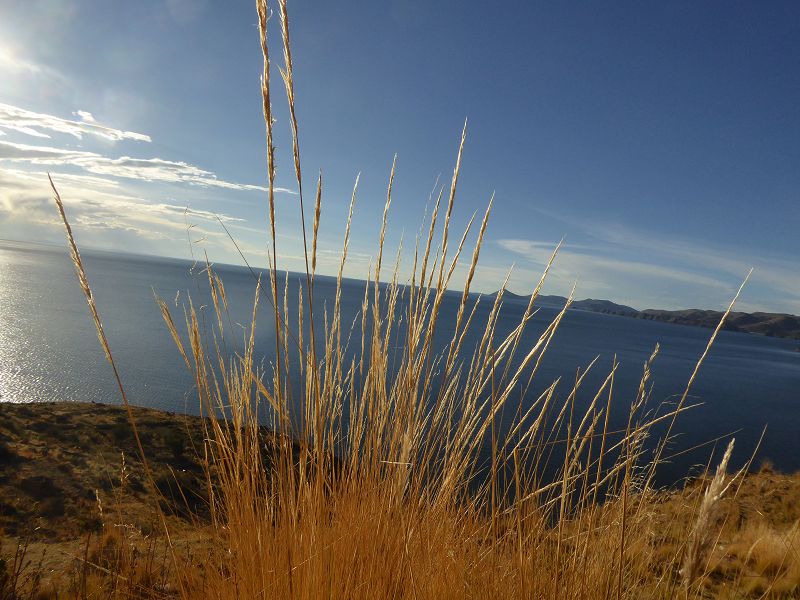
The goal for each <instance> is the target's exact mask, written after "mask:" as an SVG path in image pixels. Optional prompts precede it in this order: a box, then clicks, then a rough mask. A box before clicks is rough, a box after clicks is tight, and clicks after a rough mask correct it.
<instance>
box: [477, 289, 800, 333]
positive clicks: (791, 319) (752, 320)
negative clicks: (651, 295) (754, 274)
mask: <svg viewBox="0 0 800 600" xmlns="http://www.w3.org/2000/svg"><path fill="white" fill-rule="evenodd" d="M491 296H492V297H497V292H495V293H493V294H491ZM503 298H504V299H507V300H513V301H522V302H528V301H529V300H530V296H521V295H519V294H514V293H513V292H509V291H508V290H506V291H505V292H504V293H503ZM566 302H567V299H566V298H565V297H564V296H552V295H551V296H548V295H544V294H540V295H539V297H538V298H537V299H536V305H537V306H548V307H552V308H562V307H563V306H564V304H565V303H566ZM571 308H574V309H577V310H588V311H591V312H599V313H605V314H609V315H620V316H624V317H633V318H636V319H646V320H648V321H661V322H663V323H675V324H678V325H694V326H697V327H708V328H712V329H713V328H715V327H716V326H717V324H718V323H719V321H720V319H721V318H722V315H723V313H722V312H720V311H718V310H702V309H697V308H688V309H684V310H660V309H654V308H648V309H645V310H637V309H635V308H633V307H630V306H626V305H625V304H617V303H616V302H611V301H610V300H597V299H594V298H587V299H585V300H575V301H573V302H572V305H571ZM723 329H725V330H727V331H739V332H742V333H753V334H757V335H766V336H770V337H778V338H788V339H793V340H800V317H798V316H796V315H790V314H785V313H765V312H754V313H744V312H732V313H731V314H730V315H728V319H727V320H726V322H725V326H724V327H723Z"/></svg>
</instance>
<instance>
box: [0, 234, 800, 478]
mask: <svg viewBox="0 0 800 600" xmlns="http://www.w3.org/2000/svg"><path fill="white" fill-rule="evenodd" d="M83 256H84V261H85V264H86V268H87V271H88V275H89V279H90V282H91V284H92V288H93V290H94V292H95V296H96V298H97V304H98V307H99V309H100V313H101V316H102V318H103V322H104V326H105V329H106V333H107V335H108V339H109V342H110V345H111V348H112V351H113V352H114V356H115V359H116V361H117V362H118V365H119V367H120V371H121V374H122V379H123V383H124V385H125V386H126V391H127V393H128V396H129V399H130V400H131V402H132V403H134V404H138V405H142V406H151V407H157V408H162V409H166V410H172V411H178V412H183V411H186V412H190V413H191V412H196V406H197V401H196V399H195V398H194V396H193V394H192V382H191V379H190V377H189V376H188V373H187V371H186V369H185V366H184V365H183V362H182V361H181V359H180V356H179V354H178V352H177V350H176V349H175V346H174V344H173V342H172V340H171V338H170V336H169V333H168V332H167V330H166V328H165V326H164V324H163V322H162V319H161V315H160V312H159V309H158V307H157V305H156V303H155V302H154V300H153V292H154V291H155V292H156V293H158V294H159V295H160V296H161V297H162V298H164V299H166V300H168V301H171V300H172V299H174V298H175V296H176V294H178V292H180V299H185V298H186V297H187V294H189V293H191V294H192V297H193V299H194V301H195V304H196V305H199V304H203V303H206V302H207V282H206V280H205V275H202V274H197V273H195V274H192V273H191V272H190V267H191V263H189V262H186V261H179V260H172V259H159V258H149V257H141V256H133V255H126V254H115V253H100V252H85V253H84V254H83ZM216 269H217V273H218V274H219V275H220V276H221V277H222V279H223V280H224V282H225V288H226V292H227V296H228V299H229V302H230V303H231V314H232V315H233V316H234V319H241V322H242V323H248V322H249V315H250V310H251V307H252V299H253V292H254V281H253V278H252V275H251V274H250V273H249V272H248V271H247V269H244V268H241V267H234V266H217V267H216ZM290 278H291V282H292V283H291V284H290V285H291V286H293V287H294V289H293V288H291V287H290V298H293V299H294V303H295V304H296V298H297V292H296V286H297V281H298V276H297V275H296V274H295V275H294V276H292V275H290ZM316 285H317V287H316V291H315V294H316V296H315V298H316V299H317V300H316V301H317V303H318V305H319V304H321V303H322V302H324V301H325V300H326V299H328V302H329V306H330V302H331V299H332V297H333V296H332V294H333V290H334V288H335V281H334V280H332V279H331V278H327V277H318V279H317V284H316ZM363 286H364V283H363V282H358V281H348V282H346V283H345V286H344V290H343V306H342V313H343V318H344V322H345V323H350V322H352V320H353V318H354V316H355V315H356V314H357V312H358V310H360V307H361V300H362V298H363V293H364V287H363ZM457 302H458V298H457V295H453V296H448V297H447V299H446V300H445V302H444V305H443V308H442V311H443V312H442V316H441V318H440V323H441V324H442V326H441V328H440V331H438V332H437V339H438V340H439V341H440V343H442V344H443V343H444V341H445V340H446V339H449V338H448V337H447V334H448V331H447V330H446V327H447V325H448V324H449V323H452V321H453V319H451V318H450V315H451V314H452V315H454V314H455V309H456V307H457ZM290 303H291V302H290ZM490 304H491V302H483V303H482V304H481V307H480V308H479V310H478V312H477V314H476V316H475V321H474V322H475V323H478V325H477V326H475V327H474V329H475V330H476V332H479V331H482V324H480V319H481V318H485V315H486V314H488V310H489V305H490ZM524 308H525V306H524V304H523V303H522V302H519V301H514V300H509V301H507V302H506V303H505V305H504V311H503V314H502V317H501V322H500V324H499V326H498V328H499V329H501V330H503V331H508V330H510V328H511V327H513V326H515V325H516V323H517V322H518V320H519V317H520V315H521V314H522V312H523V310H524ZM266 309H267V305H264V309H263V312H262V315H263V316H262V319H261V322H260V328H259V329H258V336H257V347H258V348H259V349H260V350H261V351H262V352H264V353H265V354H264V356H263V358H264V359H265V360H267V361H268V360H270V359H271V355H270V350H271V349H273V348H274V337H273V336H274V331H273V330H272V320H271V318H270V317H269V312H268V310H266ZM556 312H557V311H556V310H555V309H552V308H542V309H541V311H540V312H539V313H538V314H537V315H536V317H535V318H534V320H533V322H532V323H531V325H530V327H529V330H528V332H527V333H526V336H525V338H524V340H523V345H524V344H528V345H529V346H530V345H531V344H533V343H534V341H535V340H536V338H537V337H538V335H539V332H541V331H542V329H543V328H544V326H545V325H546V323H547V322H549V321H550V320H551V319H552V318H553V316H554V315H555V314H556ZM176 321H177V319H176ZM710 335H711V330H708V329H701V328H696V327H688V326H680V325H672V324H667V323H656V322H652V321H643V320H638V319H631V318H626V317H618V316H611V315H604V314H598V313H590V312H584V311H577V310H571V311H568V313H567V315H566V317H565V319H564V321H563V322H562V325H561V327H560V329H559V331H558V332H557V334H556V337H555V339H554V341H553V343H552V344H551V347H550V348H549V349H548V351H547V354H546V358H545V360H544V361H543V363H542V366H541V369H540V372H539V374H538V375H537V380H538V382H539V384H538V387H537V388H536V389H535V390H533V392H534V393H535V392H536V391H537V390H541V389H543V387H545V386H546V385H547V384H549V383H550V382H552V381H553V380H554V379H555V378H556V377H563V378H564V381H565V382H569V381H572V380H574V377H575V372H576V369H577V368H578V367H585V366H586V365H588V363H589V362H591V360H592V359H594V358H595V357H596V356H597V355H600V356H601V358H600V361H599V363H598V364H597V366H596V367H595V369H594V370H593V371H592V373H591V374H590V376H589V377H588V379H587V381H586V383H585V386H584V387H583V390H584V392H583V393H582V395H581V396H580V397H579V403H581V402H583V403H585V402H588V400H589V399H590V398H591V397H592V395H593V393H594V390H596V388H597V387H598V386H599V384H600V383H601V382H602V381H603V379H604V378H605V376H606V374H607V373H608V370H609V368H610V366H611V363H612V360H613V356H614V355H615V354H616V356H617V359H618V360H619V361H620V363H621V366H620V367H619V370H618V373H617V377H616V381H615V399H616V400H615V402H616V404H615V406H616V407H617V408H616V409H615V411H614V412H613V413H612V424H613V423H617V424H621V423H622V422H623V421H624V417H625V415H626V414H627V412H626V411H627V409H626V405H627V403H629V402H630V400H631V399H632V398H633V397H634V396H635V394H636V390H637V387H638V383H639V379H640V377H641V373H642V366H643V364H644V362H645V360H646V359H647V358H648V356H649V355H650V354H651V352H652V350H653V347H654V346H655V344H656V342H659V343H660V344H661V352H660V354H659V356H658V358H657V360H656V362H655V364H654V368H653V372H652V381H653V383H654V387H653V392H652V401H651V403H652V404H653V405H656V404H658V403H659V402H661V401H663V400H667V399H669V398H671V397H674V396H675V395H676V394H677V395H679V394H680V393H681V392H682V391H683V389H684V387H685V384H686V381H687V380H688V378H689V375H690V374H691V372H692V370H693V368H694V365H695V363H696V361H697V359H698V358H699V356H700V355H701V354H702V351H703V349H704V348H705V345H706V343H707V341H708V338H709V336H710ZM359 337H360V336H359ZM465 344H466V347H467V349H470V350H471V348H472V347H473V346H474V344H475V339H474V337H473V338H468V339H467V340H466V342H465ZM798 344H800V342H797V341H791V340H781V339H774V338H766V337H758V336H751V335H747V334H742V333H734V332H726V331H723V332H721V333H720V335H719V337H718V339H717V342H716V344H715V345H714V346H713V348H712V350H711V352H710V355H709V357H708V359H707V361H706V362H705V364H704V365H703V367H702V369H701V371H700V374H699V376H698V379H697V380H696V383H695V385H694V387H693V389H692V402H701V403H702V405H701V406H699V407H698V408H695V409H692V410H691V411H689V412H687V413H684V415H682V416H681V417H680V418H679V419H678V424H677V430H678V431H679V432H680V433H681V435H680V437H678V439H677V440H676V441H675V443H674V444H673V445H672V447H671V449H670V453H675V452H680V451H682V450H685V449H689V448H692V447H694V446H696V445H698V444H702V443H704V442H708V441H709V440H713V439H715V438H717V437H719V436H725V435H727V434H731V433H732V432H736V433H735V436H736V439H737V450H736V453H735V454H734V464H737V463H738V464H741V463H742V462H743V461H745V460H746V459H747V458H748V456H749V455H750V453H751V452H752V450H753V449H754V447H755V445H756V443H757V441H758V439H759V437H760V435H761V432H762V429H763V428H764V427H765V426H767V433H766V437H765V439H764V442H763V443H762V446H761V450H760V451H759V453H758V457H759V458H758V459H757V461H756V462H759V461H760V460H761V459H765V458H769V459H770V460H772V461H773V462H774V463H775V465H776V466H777V467H778V468H780V469H782V470H787V471H794V470H797V469H800V353H799V352H796V351H795V350H796V348H797V346H798ZM560 390H561V393H560V395H559V397H560V398H561V399H562V400H563V398H564V397H565V396H566V394H567V393H568V391H569V390H568V384H566V383H565V384H564V385H562V387H561V388H560ZM52 400H62V401H95V402H105V403H118V402H119V395H118V392H117V389H116V386H115V383H114V380H113V378H112V374H111V371H110V368H109V366H108V364H107V363H106V361H105V359H104V356H103V352H102V350H101V349H100V347H99V344H98V342H97V337H96V334H95V330H94V325H93V324H92V322H91V319H90V317H89V312H88V309H87V306H86V302H85V300H84V298H83V296H82V293H81V291H80V289H79V287H78V284H77V280H76V277H75V274H74V270H73V268H72V265H71V262H70V260H69V257H68V255H67V253H66V250H65V248H57V247H47V246H36V245H32V244H22V243H16V242H0V401H5V402H39V401H52ZM723 443H725V442H720V443H719V445H721V444H723ZM712 450H713V446H712V445H706V446H703V447H702V448H700V449H697V450H694V451H691V452H687V453H684V454H681V455H680V456H679V457H676V458H675V459H674V460H673V464H672V465H671V466H667V467H666V475H665V477H666V478H667V479H670V478H672V479H677V478H679V477H680V476H682V475H683V474H685V473H686V472H687V470H689V469H690V468H691V467H692V466H693V465H697V464H702V463H704V462H705V461H706V460H707V459H708V456H709V454H710V452H711V451H712ZM717 451H719V448H717Z"/></svg>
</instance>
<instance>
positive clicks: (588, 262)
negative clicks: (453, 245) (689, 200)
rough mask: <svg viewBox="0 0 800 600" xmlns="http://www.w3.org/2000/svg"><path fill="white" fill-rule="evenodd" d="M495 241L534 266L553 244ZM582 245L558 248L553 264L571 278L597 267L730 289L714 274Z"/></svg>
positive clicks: (591, 273)
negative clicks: (611, 253)
mask: <svg viewBox="0 0 800 600" xmlns="http://www.w3.org/2000/svg"><path fill="white" fill-rule="evenodd" d="M497 243H498V245H499V246H500V247H501V248H504V249H505V250H508V251H509V252H513V253H514V254H518V255H519V256H522V257H524V258H526V259H527V260H529V261H531V262H533V263H534V264H536V265H538V266H542V267H543V266H544V265H545V264H547V260H548V259H549V258H550V254H551V253H552V251H553V248H554V246H555V244H553V243H550V242H541V241H535V240H521V239H500V240H497ZM577 248H587V247H586V246H580V247H570V246H566V247H565V248H562V250H561V251H560V252H559V255H558V258H557V262H556V268H557V269H558V270H560V271H562V272H566V273H568V274H569V276H570V277H571V278H574V279H579V280H580V279H590V278H593V277H594V276H595V275H596V274H597V272H598V271H599V270H602V271H605V272H613V273H617V274H623V275H633V276H645V277H658V278H661V279H670V280H674V281H679V282H681V283H686V284H692V285H699V286H704V287H708V288H715V289H719V290H723V291H726V292H727V291H730V290H731V285H730V284H729V283H727V282H724V281H721V280H719V279H717V278H715V277H709V276H706V275H702V274H698V273H696V272H693V271H691V270H687V269H680V268H676V267H670V266H664V265H660V264H657V263H652V262H643V261H638V260H626V259H621V258H615V257H610V256H605V255H603V254H602V253H601V252H600V250H599V249H594V251H592V250H591V249H588V248H587V249H586V250H577Z"/></svg>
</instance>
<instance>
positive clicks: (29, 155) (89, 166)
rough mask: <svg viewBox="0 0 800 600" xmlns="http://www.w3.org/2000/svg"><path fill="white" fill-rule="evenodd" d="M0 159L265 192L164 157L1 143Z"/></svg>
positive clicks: (277, 190) (98, 173)
mask: <svg viewBox="0 0 800 600" xmlns="http://www.w3.org/2000/svg"><path fill="white" fill-rule="evenodd" d="M0 160H4V161H9V162H15V163H24V164H29V165H53V166H72V167H78V168H80V169H83V170H84V171H87V172H89V173H93V174H96V175H104V176H109V177H122V178H126V179H138V180H141V181H150V182H164V183H184V184H190V185H197V186H203V187H218V188H224V189H229V190H241V191H258V192H264V191H266V188H265V187H264V186H260V185H253V184H248V183H235V182H232V181H225V180H223V179H218V178H217V176H216V175H215V174H214V173H212V172H211V171H206V170H205V169H201V168H199V167H197V166H195V165H191V164H189V163H185V162H180V161H172V160H165V159H163V158H133V157H130V156H121V157H119V158H109V157H107V156H103V155H102V154H98V153H96V152H87V151H84V150H70V149H65V148H56V147H51V146H34V145H29V144H17V143H12V142H0ZM275 191H276V192H282V193H286V194H294V193H295V192H294V190H291V189H288V188H281V187H278V188H275Z"/></svg>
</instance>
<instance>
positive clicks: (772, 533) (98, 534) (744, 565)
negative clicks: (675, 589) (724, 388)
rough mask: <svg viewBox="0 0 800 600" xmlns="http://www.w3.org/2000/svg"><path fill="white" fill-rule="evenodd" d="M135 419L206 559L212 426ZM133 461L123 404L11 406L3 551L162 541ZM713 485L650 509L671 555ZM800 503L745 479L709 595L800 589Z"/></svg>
mask: <svg viewBox="0 0 800 600" xmlns="http://www.w3.org/2000/svg"><path fill="white" fill-rule="evenodd" d="M135 414H136V418H137V423H138V426H139V428H140V435H141V436H142V439H143V442H144V444H145V446H146V450H147V452H148V455H149V456H148V459H149V461H150V464H151V468H152V469H153V474H154V479H155V481H156V482H157V485H158V486H159V488H160V489H161V491H162V493H164V495H165V499H162V500H161V502H162V506H164V507H165V508H166V509H167V512H168V513H170V516H169V517H168V519H169V524H170V530H171V535H172V536H173V541H174V543H176V544H177V545H178V546H179V547H185V548H186V549H187V554H188V553H195V554H198V553H199V554H202V553H203V552H207V551H208V549H209V548H210V546H211V543H210V541H209V540H210V538H209V537H208V536H209V535H210V533H209V531H208V530H207V525H208V523H207V514H208V513H207V510H206V508H205V502H206V497H207V494H206V493H205V489H206V485H205V475H204V469H203V465H202V461H201V460H200V459H198V458H197V454H196V452H195V450H194V448H200V447H201V445H202V444H201V440H202V437H203V435H204V420H203V419H201V418H198V417H186V416H181V415H175V414H172V413H166V412H160V411H156V410H150V409H144V408H136V409H135ZM123 453H124V454H125V471H124V472H123V471H122V454H123ZM134 456H135V452H134V446H133V440H132V437H131V435H130V430H129V427H128V424H127V421H126V416H125V413H124V411H123V410H122V409H121V408H120V407H117V406H107V405H100V404H84V403H48V404H27V405H14V404H0V458H1V459H2V460H0V532H2V547H3V552H4V554H5V555H6V556H10V555H11V554H12V553H13V550H14V547H15V546H16V544H17V541H18V540H20V539H22V540H25V539H27V540H29V541H30V542H31V544H30V548H29V551H28V557H29V560H30V561H31V565H38V559H39V558H40V557H41V556H42V555H44V556H45V559H44V561H43V563H42V570H43V571H44V578H45V580H47V579H48V578H55V579H58V578H61V577H63V576H64V574H65V573H67V572H68V571H69V570H70V569H72V570H73V571H74V570H75V569H76V568H78V567H76V565H78V564H79V563H80V562H81V561H80V560H79V561H76V560H75V559H76V557H77V558H80V557H81V555H82V554H83V553H84V551H85V549H84V546H86V539H87V534H88V533H89V532H93V535H94V536H95V538H96V539H97V540H98V542H96V543H94V544H93V545H92V552H91V553H90V554H87V556H88V558H89V559H90V561H92V562H95V563H97V562H102V553H103V545H104V544H105V545H108V540H107V539H105V540H104V538H103V533H102V532H103V529H104V528H103V523H104V522H110V523H114V524H116V526H118V525H119V524H122V523H124V525H125V527H126V528H128V529H129V530H130V531H131V532H134V533H135V534H136V536H137V539H138V544H139V546H140V547H141V546H142V545H143V544H144V543H145V542H146V540H148V539H150V540H152V539H158V538H159V536H160V526H159V524H158V520H157V517H156V513H155V511H154V509H153V507H154V502H155V497H154V495H153V494H152V493H151V492H149V491H148V489H147V486H146V485H145V480H144V476H143V473H142V469H141V465H140V464H139V463H138V461H137V460H135V458H134ZM123 479H124V481H125V483H124V485H123V486H121V485H120V482H121V481H122V480H123ZM176 481H180V483H181V486H182V489H183V491H184V495H185V497H186V499H187V500H186V501H184V500H183V499H182V497H181V495H180V494H179V493H177V491H176V490H177V488H176V486H175V482H176ZM702 487H703V486H702V482H693V483H691V484H689V485H688V486H687V487H686V488H685V489H682V490H672V491H663V492H660V493H659V494H658V495H656V496H655V497H654V499H653V501H652V503H651V505H650V507H649V509H650V512H651V513H652V518H653V525H654V527H653V534H654V535H656V536H657V537H658V538H659V543H660V544H661V545H662V546H663V555H664V557H665V558H668V557H672V556H674V554H675V552H676V549H677V548H678V547H679V546H680V545H681V544H682V543H683V542H684V540H685V538H686V531H687V529H688V528H689V527H691V521H692V519H693V516H694V512H695V509H696V506H697V504H698V501H699V497H700V492H701V491H702ZM98 498H99V500H100V501H99V502H98ZM798 500H800V476H798V475H784V474H779V473H775V472H773V471H772V470H771V469H768V468H765V469H762V470H761V472H759V473H757V474H752V475H749V476H748V477H746V478H745V479H744V481H743V483H742V486H741V489H740V490H739V493H738V494H737V495H736V497H735V498H733V497H732V495H730V496H728V497H727V498H725V499H724V500H723V502H724V503H725V509H724V510H723V511H722V512H721V514H724V515H726V518H725V522H724V524H723V525H722V527H721V532H722V533H721V537H720V539H719V543H718V546H717V549H716V550H715V554H714V555H713V556H712V565H711V568H710V573H711V574H710V577H709V581H708V582H707V588H708V590H709V592H710V593H713V594H714V595H717V594H719V593H721V592H722V590H724V589H725V587H726V586H727V585H728V584H730V582H732V581H734V580H736V579H739V580H740V582H739V584H738V585H737V587H739V588H746V589H752V590H753V592H754V593H755V592H757V591H758V590H763V589H765V588H766V587H767V586H768V585H769V584H770V583H771V582H772V581H773V580H774V579H776V575H778V577H777V580H778V582H779V588H780V589H781V590H783V591H785V592H789V593H791V591H792V590H794V591H797V584H798V578H799V577H800V573H796V572H794V567H793V566H792V565H793V564H794V562H796V561H794V560H790V561H789V563H791V564H784V565H782V564H781V563H785V562H786V559H785V554H786V553H785V551H781V550H782V548H783V546H784V545H785V544H786V543H787V541H788V543H790V544H793V543H794V542H796V541H797V536H796V526H795V529H794V530H793V529H792V528H793V526H794V524H795V523H796V522H797V520H798V519H800V502H798ZM187 502H188V504H189V505H190V510H189V511H187V510H186V504H187ZM101 507H102V511H101ZM792 531H795V534H793V533H792ZM787 534H788V535H787ZM107 537H108V536H106V538H107ZM795 554H796V551H795ZM773 555H774V556H773ZM771 556H773V558H770V557H771ZM775 557H779V558H775ZM199 562H202V561H199ZM653 573H654V574H658V573H659V565H653ZM73 579H74V573H73ZM59 585H63V582H62V583H59Z"/></svg>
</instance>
